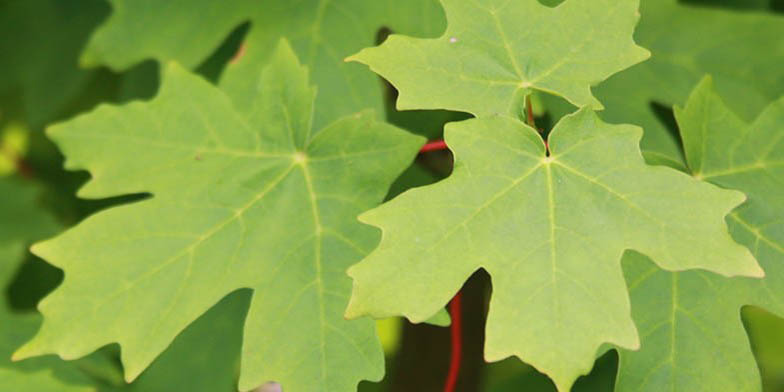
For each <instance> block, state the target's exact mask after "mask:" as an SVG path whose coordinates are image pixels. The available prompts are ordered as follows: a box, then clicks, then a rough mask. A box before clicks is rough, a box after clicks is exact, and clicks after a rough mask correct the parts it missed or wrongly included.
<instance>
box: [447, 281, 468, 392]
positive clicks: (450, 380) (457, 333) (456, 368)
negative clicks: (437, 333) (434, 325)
mask: <svg viewBox="0 0 784 392" xmlns="http://www.w3.org/2000/svg"><path fill="white" fill-rule="evenodd" d="M462 295H463V294H462V293H461V292H459V291H458V292H457V295H455V297H454V298H452V302H450V303H449V315H450V316H451V317H452V326H451V327H450V331H451V333H452V358H451V360H450V361H449V374H448V375H447V377H446V384H445V385H444V392H454V390H455V385H457V376H458V374H459V373H460V359H461V358H460V357H461V356H462V351H463V339H462V335H463V331H462V325H461V323H462V320H461V315H460V313H461V304H460V300H461V297H462Z"/></svg>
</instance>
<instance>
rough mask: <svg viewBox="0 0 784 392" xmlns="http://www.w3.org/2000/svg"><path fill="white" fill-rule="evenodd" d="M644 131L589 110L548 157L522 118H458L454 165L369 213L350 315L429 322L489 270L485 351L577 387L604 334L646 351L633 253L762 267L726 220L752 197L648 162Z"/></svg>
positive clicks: (695, 264) (572, 119) (566, 125)
mask: <svg viewBox="0 0 784 392" xmlns="http://www.w3.org/2000/svg"><path fill="white" fill-rule="evenodd" d="M641 133H642V132H641V130H640V129H639V128H636V127H632V126H627V125H608V124H606V123H603V122H601V121H600V120H599V119H598V118H597V117H596V115H595V114H594V113H593V112H591V111H589V110H585V109H583V110H581V111H579V112H578V113H576V114H574V115H571V116H568V117H565V118H564V119H563V120H562V121H561V122H560V123H559V124H558V125H557V126H556V128H555V129H554V130H553V132H552V134H551V136H550V138H549V146H550V151H551V152H552V155H550V156H546V155H545V147H544V144H543V142H542V140H541V138H540V137H539V136H538V134H537V133H536V131H534V130H533V129H532V128H530V127H528V126H525V125H523V124H522V123H520V122H519V121H516V120H513V119H510V118H506V117H500V116H498V117H489V118H479V119H474V120H468V121H465V122H461V123H452V124H450V125H448V126H447V130H446V137H447V143H448V144H449V145H450V148H452V149H453V151H454V152H455V154H456V157H457V158H456V162H455V171H454V173H453V175H452V176H451V177H449V178H448V179H446V180H444V181H442V182H440V183H438V184H436V185H433V186H427V187H422V188H417V189H414V190H410V191H408V192H406V193H404V194H402V195H400V196H398V197H397V198H396V199H393V200H392V201H390V202H388V203H387V204H385V205H383V206H381V207H379V208H377V209H374V210H371V211H370V212H368V213H366V214H364V215H362V218H361V219H362V220H363V221H364V222H367V223H370V224H373V225H375V226H378V227H380V228H381V229H382V230H383V235H382V241H381V244H380V245H379V247H378V248H377V249H376V250H374V251H373V253H371V254H370V255H369V256H368V257H367V258H366V259H364V260H363V261H362V262H360V263H359V264H357V265H355V266H353V267H351V269H349V275H351V276H352V277H353V278H354V289H353V290H354V291H353V294H352V299H351V302H350V303H349V308H348V311H347V315H348V316H358V315H364V314H370V315H373V316H375V317H386V316H392V315H398V314H401V315H405V316H406V317H408V318H409V319H411V320H412V321H415V322H416V321H422V320H424V319H426V318H427V317H429V316H430V315H431V314H433V313H434V312H435V311H436V310H438V309H439V308H440V307H441V306H443V304H444V303H446V302H447V301H448V300H449V299H450V298H451V297H452V296H453V295H454V294H455V293H456V292H457V290H458V289H459V288H460V287H461V285H462V284H463V282H464V281H465V280H466V279H467V278H468V276H470V275H471V274H472V273H473V272H474V271H476V270H477V269H479V268H484V269H486V270H487V271H488V272H489V273H490V275H491V277H492V279H493V297H492V300H491V303H490V313H489V315H488V321H487V337H486V343H485V344H486V346H485V356H486V359H488V360H491V361H496V360H500V359H503V358H505V357H507V356H511V355H516V356H518V357H520V358H522V359H523V360H524V361H526V362H528V363H530V364H532V365H533V366H535V367H536V368H538V369H539V370H541V371H542V372H544V373H546V374H548V375H549V376H550V377H551V378H553V380H554V381H555V383H556V385H558V387H559V389H560V390H568V388H569V387H570V386H571V384H572V383H573V382H574V380H575V379H576V378H577V376H578V375H580V374H581V373H586V372H587V371H588V370H589V369H590V368H591V365H592V364H593V360H594V355H595V353H596V350H597V348H598V347H599V345H601V344H602V343H604V342H611V343H614V344H616V345H618V346H621V347H625V348H631V349H634V348H637V347H638V339H637V332H636V330H635V327H634V324H633V322H632V319H631V317H630V314H629V312H630V310H629V302H628V296H627V293H626V286H625V283H624V279H623V276H622V273H621V272H622V271H621V268H620V259H621V255H622V253H623V252H624V250H626V249H635V250H638V251H640V252H643V253H645V254H647V255H649V256H651V257H652V258H653V260H655V261H656V262H657V263H658V264H659V265H660V266H661V267H663V268H666V269H670V270H683V269H689V268H706V269H710V270H713V271H716V272H719V273H722V274H725V275H732V274H740V275H748V276H761V274H762V270H761V269H760V268H759V266H757V264H756V262H755V261H754V258H753V257H752V255H751V254H750V253H749V252H748V250H747V249H745V248H743V247H742V246H740V245H738V244H736V243H735V242H734V241H732V239H731V238H730V236H729V234H728V233H727V227H726V224H725V223H724V216H725V215H726V214H727V213H729V211H730V210H731V209H732V208H733V207H735V206H737V205H738V204H740V203H741V202H742V201H743V200H744V198H743V195H742V194H740V193H739V192H735V191H727V190H720V189H718V188H716V187H715V186H712V185H709V184H705V183H701V182H699V181H696V180H694V179H692V178H689V177H688V176H686V175H683V174H682V173H678V172H676V171H674V170H672V169H669V168H662V167H659V168H654V167H647V166H646V165H645V164H644V163H643V161H642V158H641V155H640V150H639V147H638V143H639V139H640V137H641ZM608 151H611V152H612V153H611V154H608Z"/></svg>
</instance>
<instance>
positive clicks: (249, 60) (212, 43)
mask: <svg viewBox="0 0 784 392" xmlns="http://www.w3.org/2000/svg"><path fill="white" fill-rule="evenodd" d="M110 2H111V4H112V8H113V12H112V14H111V16H110V17H109V19H108V20H107V21H106V23H105V24H104V25H102V26H101V27H100V28H99V29H98V30H97V31H96V33H95V34H94V35H93V37H92V39H91V40H90V43H89V45H88V46H87V48H86V50H85V53H84V55H83V57H82V60H83V62H85V63H87V64H102V65H108V66H110V67H111V68H113V69H116V70H121V69H127V68H128V67H130V66H131V65H133V64H135V63H138V62H140V61H141V60H143V59H145V58H150V57H152V58H155V59H158V60H161V61H166V60H177V61H178V62H180V63H182V64H184V65H186V66H188V67H194V66H196V65H198V64H199V63H200V62H201V61H203V60H204V59H205V58H206V57H207V56H208V55H209V54H210V53H211V52H212V51H213V50H214V49H215V48H217V47H218V46H219V45H220V43H221V42H222V41H223V40H224V39H225V37H226V36H227V35H228V34H229V32H230V31H231V30H232V29H234V28H236V27H237V26H239V25H241V24H242V23H243V22H246V21H249V22H250V24H251V27H250V31H249V32H248V35H247V37H246V39H245V44H244V48H243V49H242V50H241V53H243V55H242V57H241V58H240V59H239V61H236V62H234V63H233V64H230V65H229V67H228V68H229V70H230V72H229V73H228V74H226V75H224V76H223V78H222V84H223V87H224V89H228V90H237V91H242V90H244V89H247V88H248V84H247V83H246V81H247V79H249V78H253V77H254V76H255V75H256V73H257V72H258V64H260V63H262V62H264V61H266V58H268V57H269V54H270V52H271V50H272V49H273V48H274V47H275V43H276V42H277V41H278V40H279V39H280V37H286V38H287V39H288V40H289V41H290V42H291V44H292V46H293V47H294V50H295V51H296V53H297V55H298V56H299V58H300V59H301V61H302V62H303V64H305V65H307V66H308V67H309V68H310V70H311V77H312V80H313V82H314V84H315V85H316V86H318V87H319V89H320V91H321V92H322V94H320V96H319V97H317V103H316V109H315V118H314V126H315V127H316V128H321V127H323V126H325V125H327V124H328V123H330V122H332V121H333V120H335V119H337V118H339V117H342V116H344V115H349V114H353V113H356V112H357V111H360V110H363V109H368V108H372V109H375V110H376V111H378V112H379V113H382V110H383V99H382V92H383V90H382V85H381V84H380V83H379V82H378V79H377V78H376V77H375V76H374V75H373V74H371V73H368V72H366V71H365V70H364V69H362V68H363V67H362V66H360V65H358V64H350V63H345V62H344V61H343V58H344V57H346V56H348V55H350V54H352V53H355V52H356V51H358V50H360V49H361V48H363V47H366V46H370V45H373V44H375V43H376V35H377V32H378V30H379V29H380V28H381V27H384V26H386V27H389V28H391V29H392V30H394V31H398V32H403V33H407V34H416V35H434V34H437V33H438V32H440V31H442V30H443V12H442V11H441V9H440V7H439V6H438V4H437V2H436V1H435V0H374V1H346V0H338V1H329V0H306V1H274V2H266V3H263V4H262V3H259V1H258V0H226V1H213V0H176V1H171V0H170V1H167V2H165V3H162V2H160V1H158V0H135V1H132V2H129V1H124V0H111V1H110ZM204 15H210V23H204V20H203V18H204ZM335 97H339V98H335Z"/></svg>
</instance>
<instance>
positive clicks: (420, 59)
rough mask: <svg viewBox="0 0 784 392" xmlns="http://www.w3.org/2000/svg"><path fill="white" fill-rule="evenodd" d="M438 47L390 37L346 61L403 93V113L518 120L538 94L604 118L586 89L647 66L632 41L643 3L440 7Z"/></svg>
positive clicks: (451, 1)
mask: <svg viewBox="0 0 784 392" xmlns="http://www.w3.org/2000/svg"><path fill="white" fill-rule="evenodd" d="M441 2H442V4H443V5H444V9H445V10H446V14H447V20H448V23H449V24H448V28H447V30H446V32H445V33H444V35H442V36H441V37H440V38H438V39H417V38H410V37H404V36H399V35H393V36H390V37H389V39H387V41H386V42H384V43H383V44H382V45H381V46H379V47H376V48H368V49H364V50H362V51H361V52H360V53H358V54H356V55H354V56H352V57H351V58H350V59H352V60H356V61H359V62H361V63H364V64H367V65H369V66H370V68H371V69H373V71H375V72H376V73H378V74H380V75H381V76H383V77H384V78H385V79H387V80H389V81H390V82H391V83H392V84H393V85H395V86H396V87H397V88H398V89H399V90H400V97H399V99H398V103H397V105H398V108H400V109H450V110H457V111H463V112H469V113H472V114H474V115H477V116H481V115H486V114H494V113H502V114H517V113H519V111H520V108H522V105H520V100H521V98H522V97H524V96H526V95H528V94H529V93H530V92H531V91H532V90H533V89H536V90H541V91H547V92H551V93H554V94H558V95H560V96H562V97H564V98H566V99H567V100H569V101H570V102H572V103H574V104H575V105H577V106H581V107H582V106H590V107H593V108H601V107H602V105H601V103H599V101H597V100H596V98H594V97H593V95H592V94H591V89H590V87H591V86H593V85H595V84H597V83H598V82H600V81H602V80H604V79H606V78H607V77H608V76H610V75H612V74H614V73H616V72H618V71H620V70H623V69H624V68H627V67H630V66H632V65H634V64H636V63H638V62H640V61H643V60H645V59H646V58H647V57H648V55H649V54H648V52H647V51H646V50H645V49H643V48H641V47H639V46H637V45H635V43H634V41H633V40H632V33H633V31H634V26H635V25H636V24H637V19H638V13H637V5H638V2H639V0H597V1H590V2H587V1H575V0H569V1H566V2H564V3H562V4H561V5H559V6H558V7H555V8H548V7H546V6H544V5H542V4H540V3H539V1H538V0H521V1H507V0H478V1H464V0H442V1H441Z"/></svg>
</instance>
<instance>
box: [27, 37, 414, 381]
mask: <svg viewBox="0 0 784 392" xmlns="http://www.w3.org/2000/svg"><path fill="white" fill-rule="evenodd" d="M279 48H280V49H278V50H277V51H276V53H275V54H274V56H273V58H272V60H271V61H272V62H271V65H270V66H269V67H266V68H265V69H264V71H263V72H261V75H260V76H259V75H257V76H256V77H255V78H254V80H248V81H247V83H249V84H252V85H254V86H256V87H257V90H256V94H255V95H254V96H253V97H252V99H249V97H248V96H246V95H242V96H228V95H226V94H224V93H223V92H222V91H220V90H218V89H216V88H215V87H213V86H211V85H210V84H208V83H207V82H205V81H203V80H201V79H199V78H198V77H195V76H193V75H191V74H189V73H188V72H186V71H184V70H183V69H182V68H180V67H179V66H177V65H175V64H170V65H168V66H167V67H166V70H165V72H164V76H163V85H162V87H161V92H160V93H159V94H158V96H157V97H156V98H155V99H154V100H152V101H151V102H145V103H132V104H129V105H126V106H121V107H113V106H102V107H100V108H99V109H97V110H95V111H94V112H92V113H89V114H87V115H85V116H81V117H78V118H76V119H74V120H72V121H69V122H67V123H65V124H62V125H59V126H56V127H53V128H51V129H50V132H49V133H50V137H52V138H53V139H54V140H55V141H56V142H57V144H58V145H59V146H60V148H61V149H62V150H63V152H64V153H65V155H66V157H67V161H66V166H67V167H68V168H72V169H77V168H78V169H87V170H89V171H90V172H91V174H92V180H91V181H90V182H89V183H88V184H87V185H86V186H85V187H84V188H82V189H81V191H80V194H81V195H82V196H84V197H89V198H101V197H107V196H111V195H119V194H125V193H136V192H149V193H151V194H152V198H150V199H148V200H145V201H141V202H138V203H134V204H130V205H126V206H121V207H116V208H112V209H109V210H107V211H104V212H101V213H98V214H96V215H94V216H92V217H90V218H88V219H87V220H85V221H84V222H82V223H81V224H79V225H77V226H76V227H75V228H73V229H71V230H69V231H67V232H66V233H64V234H63V235H61V236H59V237H57V238H55V239H53V240H50V241H47V242H43V243H40V244H37V245H36V246H35V247H34V248H33V250H34V252H35V253H36V254H38V255H40V256H42V257H43V258H44V259H46V260H47V261H49V262H51V263H52V264H54V265H56V266H58V267H60V268H62V269H63V270H64V271H65V280H64V282H63V284H62V285H61V286H60V287H59V288H58V289H57V290H56V291H55V292H54V293H53V294H51V295H50V296H48V297H47V298H45V299H44V300H43V301H42V302H41V303H40V304H39V309H40V310H41V312H42V313H43V314H44V324H43V326H42V328H41V330H40V331H39V333H38V335H37V336H36V337H35V338H34V339H33V340H32V341H31V342H29V343H28V344H27V345H25V346H24V347H22V348H21V349H20V350H19V351H18V352H17V353H16V356H17V357H19V358H23V357H29V356H32V355H38V354H43V353H57V354H59V355H60V356H62V357H63V358H76V357H80V356H82V355H85V354H87V353H89V352H91V351H93V350H95V349H96V348H98V347H100V346H102V345H104V344H107V343H110V342H118V343H119V344H120V345H121V347H122V360H123V364H124V367H125V372H126V379H128V380H133V379H134V378H135V377H136V376H138V375H139V373H141V371H142V370H144V368H145V367H146V366H147V365H149V364H150V362H151V361H152V360H153V359H154V358H155V357H156V356H157V355H158V354H159V353H160V352H161V351H163V350H164V349H165V348H166V347H167V346H168V345H169V343H170V342H171V341H172V339H174V337H175V336H176V335H177V334H178V333H179V332H180V331H182V330H183V329H184V328H185V327H186V326H187V325H188V324H190V323H191V322H192V321H193V320H194V319H196V318H197V317H198V316H199V315H201V314H202V313H204V312H205V311H206V310H207V309H208V308H209V307H211V306H212V305H214V304H215V303H216V302H218V301H219V300H220V299H221V298H223V297H224V296H226V295H227V294H229V293H231V292H233V291H235V290H238V289H242V288H251V289H253V290H254V295H253V298H252V301H251V305H250V309H249V311H248V315H247V318H246V321H245V329H244V337H243V349H242V369H241V376H240V382H239V385H240V388H241V389H242V390H249V389H252V388H255V387H257V386H259V385H261V384H262V383H264V382H266V381H269V380H274V381H278V382H280V383H281V384H282V385H283V386H284V388H286V389H287V390H292V391H300V390H301V391H316V390H325V391H327V390H328V391H348V390H353V389H354V388H356V385H357V382H358V381H359V380H361V379H370V380H378V379H380V378H381V376H382V373H383V354H382V352H381V348H380V346H379V344H378V339H377V337H376V335H375V329H374V324H373V321H372V320H369V319H363V320H356V321H346V320H345V319H344V318H343V311H344V309H345V307H346V304H347V302H348V296H349V290H350V285H351V281H350V279H349V278H348V277H347V276H346V274H345V270H346V268H347V267H348V266H349V265H350V264H352V263H354V262H356V261H357V260H359V259H360V258H361V257H363V256H364V255H365V254H366V253H367V252H368V251H369V250H370V249H372V248H373V246H375V244H376V243H377V241H378V233H377V231H376V230H375V229H373V228H371V227H369V226H365V225H362V224H360V223H359V222H357V221H356V216H357V215H358V214H359V213H360V212H361V211H364V210H366V209H368V208H370V207H372V206H374V205H376V204H377V203H379V202H380V201H381V200H382V199H383V197H384V195H385V193H386V191H387V189H388V188H389V185H390V184H391V183H392V181H393V180H394V178H395V177H396V176H397V175H398V174H399V173H400V172H402V171H403V169H404V168H405V167H406V166H407V165H408V164H409V163H410V162H411V160H412V159H413V157H414V156H415V155H416V152H417V150H418V148H419V147H420V146H421V145H422V143H423V140H422V138H421V137H418V136H413V135H410V134H408V133H406V132H403V131H401V130H398V129H396V128H394V127H392V126H390V125H387V124H384V123H381V122H377V121H375V120H374V119H373V116H372V114H369V113H359V114H356V115H351V116H348V117H345V118H342V119H340V120H337V121H336V122H334V123H332V124H331V125H328V126H327V127H326V128H324V129H322V130H319V131H318V132H315V130H312V127H311V122H312V116H313V114H312V108H313V106H312V105H313V100H314V94H315V90H314V89H313V88H311V87H309V84H308V83H309V82H308V77H307V69H306V68H305V67H302V66H300V65H299V64H298V63H297V60H296V56H295V55H294V54H293V52H292V51H291V49H290V47H289V46H288V45H287V44H285V45H281V46H280V47H279ZM232 100H239V101H243V100H244V102H242V104H241V105H237V104H235V103H232Z"/></svg>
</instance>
